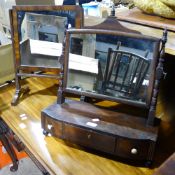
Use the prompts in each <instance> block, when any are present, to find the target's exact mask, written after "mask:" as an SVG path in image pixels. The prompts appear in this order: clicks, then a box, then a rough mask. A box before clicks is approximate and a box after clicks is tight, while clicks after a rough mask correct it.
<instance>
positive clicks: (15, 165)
mask: <svg viewBox="0 0 175 175" xmlns="http://www.w3.org/2000/svg"><path fill="white" fill-rule="evenodd" d="M0 140H1V142H2V144H3V146H4V148H5V149H6V151H7V153H8V154H9V156H10V158H11V160H12V162H13V166H12V167H10V171H13V172H14V171H16V170H17V169H18V159H17V156H16V154H15V151H14V149H13V147H12V145H11V144H10V143H9V141H8V139H7V138H6V136H5V133H1V134H0Z"/></svg>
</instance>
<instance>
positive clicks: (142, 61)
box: [66, 32, 156, 104]
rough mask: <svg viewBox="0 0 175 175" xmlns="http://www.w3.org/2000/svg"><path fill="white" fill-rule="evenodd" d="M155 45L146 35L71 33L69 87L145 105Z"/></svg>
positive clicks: (69, 88)
mask: <svg viewBox="0 0 175 175" xmlns="http://www.w3.org/2000/svg"><path fill="white" fill-rule="evenodd" d="M155 48H156V42H155V41H154V40H150V39H147V38H144V37H143V38H139V37H135V38H134V37H132V36H131V35H129V36H125V35H121V34H120V35H117V34H104V33H95V32H94V33H93V32H91V33H85V32H84V33H83V32H82V33H81V32H72V34H70V38H69V59H68V73H67V74H68V75H67V85H66V86H67V87H66V89H67V90H73V91H75V92H77V93H78V92H85V93H93V94H101V95H106V96H109V97H113V98H116V99H125V100H131V101H135V102H136V101H137V102H138V103H144V104H145V103H146V102H147V96H148V95H147V92H148V87H149V81H150V77H151V74H150V72H151V70H152V68H153V67H152V66H153V64H152V60H153V57H154V52H155Z"/></svg>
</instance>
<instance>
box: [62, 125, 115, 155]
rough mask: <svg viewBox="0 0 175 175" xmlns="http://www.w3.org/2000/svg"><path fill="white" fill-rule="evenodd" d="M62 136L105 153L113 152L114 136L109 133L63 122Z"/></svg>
mask: <svg viewBox="0 0 175 175" xmlns="http://www.w3.org/2000/svg"><path fill="white" fill-rule="evenodd" d="M64 137H65V139H66V140H68V141H72V142H74V143H77V144H80V145H83V146H87V147H91V148H94V149H97V150H101V151H104V152H107V153H114V148H115V137H112V136H109V135H105V134H101V133H97V132H94V131H92V130H89V129H82V128H79V127H76V126H72V125H68V124H64Z"/></svg>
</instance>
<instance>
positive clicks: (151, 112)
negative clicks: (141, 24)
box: [147, 29, 167, 126]
mask: <svg viewBox="0 0 175 175" xmlns="http://www.w3.org/2000/svg"><path fill="white" fill-rule="evenodd" d="M166 42H167V29H165V30H164V32H163V37H162V45H161V50H160V58H159V63H158V65H157V68H156V78H155V81H154V88H153V95H152V99H151V105H150V110H149V114H148V120H147V125H151V126H153V125H154V123H155V121H154V119H155V111H156V104H157V97H158V91H159V85H160V81H161V79H162V76H163V74H164V71H163V63H164V55H165V44H166Z"/></svg>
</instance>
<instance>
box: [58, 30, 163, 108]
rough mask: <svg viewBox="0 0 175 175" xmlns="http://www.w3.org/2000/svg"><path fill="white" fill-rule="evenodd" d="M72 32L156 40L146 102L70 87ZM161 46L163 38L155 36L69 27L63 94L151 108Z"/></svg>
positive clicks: (65, 53)
mask: <svg viewBox="0 0 175 175" xmlns="http://www.w3.org/2000/svg"><path fill="white" fill-rule="evenodd" d="M71 34H111V35H117V36H126V37H131V38H136V39H147V40H150V41H153V42H155V48H154V50H153V58H152V61H151V64H152V71H151V73H150V77H149V85H148V89H147V96H146V102H145V103H140V102H137V101H133V100H128V99H124V98H118V97H112V96H107V95H103V94H96V93H91V92H84V91H77V90H73V89H68V88H67V78H68V64H69V49H70V48H69V47H70V43H69V40H70V35H71ZM160 46H161V39H159V38H155V37H149V36H145V35H141V34H133V33H126V32H120V31H114V30H101V29H69V30H67V32H66V43H65V52H64V59H65V61H64V68H63V72H64V77H63V85H62V88H63V89H62V91H63V94H66V93H68V94H75V95H78V96H86V97H91V98H96V99H102V100H109V101H114V102H118V103H123V104H128V105H132V106H137V107H143V108H149V107H150V104H151V97H152V94H153V88H154V81H155V79H156V77H155V76H156V68H157V64H158V60H159V56H160ZM60 98H61V97H60Z"/></svg>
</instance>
